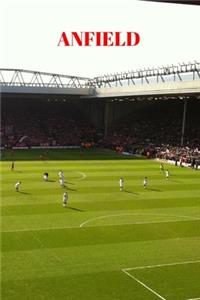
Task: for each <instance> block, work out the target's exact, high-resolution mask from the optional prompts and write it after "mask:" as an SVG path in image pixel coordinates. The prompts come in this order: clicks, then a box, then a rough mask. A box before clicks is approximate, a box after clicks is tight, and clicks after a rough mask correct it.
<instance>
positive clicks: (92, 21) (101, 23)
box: [0, 0, 200, 77]
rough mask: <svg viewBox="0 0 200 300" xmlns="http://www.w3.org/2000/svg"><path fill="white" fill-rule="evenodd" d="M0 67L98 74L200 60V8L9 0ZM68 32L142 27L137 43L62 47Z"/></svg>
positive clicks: (127, 0)
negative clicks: (65, 33)
mask: <svg viewBox="0 0 200 300" xmlns="http://www.w3.org/2000/svg"><path fill="white" fill-rule="evenodd" d="M0 11H1V26H0V34H1V47H0V51H1V52H0V68H20V69H27V70H39V71H47V72H57V73H62V74H69V75H80V76H88V77H93V76H96V75H103V74H107V73H113V72H120V71H128V70H135V69H137V68H140V67H157V66H162V65H168V64H172V63H174V64H176V63H179V62H180V63H182V62H189V61H191V62H192V61H194V60H199V54H200V38H199V28H200V7H199V6H192V5H178V4H166V3H162V4H161V3H159V4H158V3H153V2H143V1H137V0H132V1H131V0H122V1H119V0H111V1H108V0H97V1H95V0H65V1H64V0H3V1H1V10H0ZM63 31H66V32H71V31H136V32H138V33H139V34H140V36H141V42H140V44H139V45H138V46H136V47H78V46H76V47H58V46H57V44H58V41H59V39H60V36H61V33H62V32H63Z"/></svg>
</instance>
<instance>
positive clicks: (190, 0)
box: [141, 0, 200, 5]
mask: <svg viewBox="0 0 200 300" xmlns="http://www.w3.org/2000/svg"><path fill="white" fill-rule="evenodd" d="M141 1H150V2H165V3H174V4H190V5H200V0H141Z"/></svg>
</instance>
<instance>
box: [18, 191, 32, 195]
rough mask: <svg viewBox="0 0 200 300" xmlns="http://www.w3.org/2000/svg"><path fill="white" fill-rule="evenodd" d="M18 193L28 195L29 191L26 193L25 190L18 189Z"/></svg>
mask: <svg viewBox="0 0 200 300" xmlns="http://www.w3.org/2000/svg"><path fill="white" fill-rule="evenodd" d="M18 193H20V194H25V195H30V193H27V192H21V191H18Z"/></svg>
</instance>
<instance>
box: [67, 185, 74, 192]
mask: <svg viewBox="0 0 200 300" xmlns="http://www.w3.org/2000/svg"><path fill="white" fill-rule="evenodd" d="M65 188H66V190H68V191H72V192H75V191H76V189H71V188H69V187H67V186H65Z"/></svg>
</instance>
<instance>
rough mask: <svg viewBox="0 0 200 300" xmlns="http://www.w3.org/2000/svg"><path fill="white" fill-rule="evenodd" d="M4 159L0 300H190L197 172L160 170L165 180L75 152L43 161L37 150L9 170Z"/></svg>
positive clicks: (150, 171) (199, 269)
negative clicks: (60, 177) (61, 176)
mask: <svg viewBox="0 0 200 300" xmlns="http://www.w3.org/2000/svg"><path fill="white" fill-rule="evenodd" d="M9 155H10V154H9V153H4V155H3V158H4V160H5V161H3V162H1V169H2V172H1V173H2V178H1V180H2V185H1V186H2V200H1V216H2V224H1V229H2V234H1V238H2V245H1V252H2V261H1V263H2V284H1V285H2V286H1V287H2V289H1V294H2V295H1V296H2V299H6V300H7V299H8V300H11V299H13V300H15V299H17V300H18V299H20V300H27V299H28V300H29V299H48V300H49V299H50V300H51V299H67V300H79V299H83V300H95V299H98V300H133V299H134V300H151V299H152V300H153V299H159V298H160V299H166V300H187V299H194V298H200V285H199V278H200V263H199V261H200V252H199V249H200V172H199V171H195V170H191V169H186V168H179V167H174V166H171V165H169V166H165V167H166V168H168V169H169V171H170V173H171V176H170V178H169V180H168V181H167V180H166V179H165V177H164V175H163V174H162V172H161V171H160V169H159V163H157V162H155V161H151V160H141V159H140V160H136V159H123V157H122V156H118V155H116V154H113V153H112V152H109V151H105V152H104V151H86V152H84V153H83V154H81V155H80V151H77V150H75V151H72V150H70V151H66V150H65V151H53V152H51V153H50V154H49V157H48V159H49V160H47V161H39V160H37V158H38V155H39V152H38V150H36V151H28V152H27V151H22V152H17V153H16V154H15V160H16V162H15V170H14V171H11V170H10V166H11V162H10V161H9V157H10V156H9ZM56 157H58V160H56ZM90 158H91V159H90ZM60 169H62V170H63V171H64V174H65V179H66V182H67V186H66V188H61V187H60V186H59V184H58V171H59V170H60ZM45 171H46V172H48V173H49V179H50V181H49V182H44V181H43V180H42V174H43V173H44V172H45ZM121 176H123V177H124V181H125V190H124V191H123V192H120V191H119V183H118V182H119V178H120V177H121ZM144 176H147V177H148V178H149V186H148V189H147V190H144V188H143V185H142V183H143V178H144ZM16 180H20V181H21V182H22V185H21V190H20V192H19V193H17V192H16V191H15V189H14V184H15V182H16ZM65 189H66V190H67V191H68V194H69V203H68V207H66V208H63V207H62V194H63V192H64V190H65ZM147 266H148V267H147ZM138 267H144V268H138ZM124 270H127V272H128V274H127V273H126V272H124ZM136 279H137V280H136ZM148 288H149V289H148ZM154 292H155V293H156V294H155V293H154Z"/></svg>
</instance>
